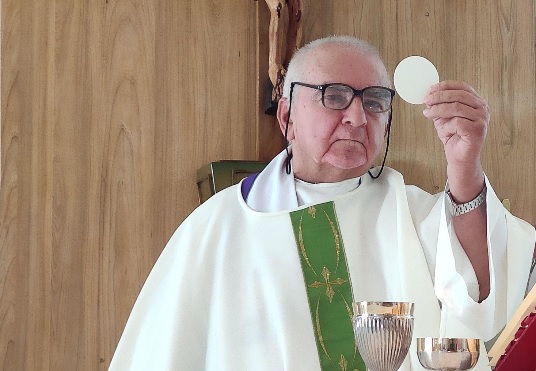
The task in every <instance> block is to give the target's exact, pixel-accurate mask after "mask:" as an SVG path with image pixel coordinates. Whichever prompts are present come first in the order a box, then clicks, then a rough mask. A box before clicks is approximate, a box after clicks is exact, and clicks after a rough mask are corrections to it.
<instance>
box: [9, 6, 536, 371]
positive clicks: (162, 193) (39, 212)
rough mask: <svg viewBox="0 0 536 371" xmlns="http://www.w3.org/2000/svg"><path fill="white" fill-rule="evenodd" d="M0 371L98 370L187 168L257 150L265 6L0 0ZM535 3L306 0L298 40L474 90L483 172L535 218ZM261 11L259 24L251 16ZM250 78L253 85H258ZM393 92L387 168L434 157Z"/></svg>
mask: <svg viewBox="0 0 536 371" xmlns="http://www.w3.org/2000/svg"><path fill="white" fill-rule="evenodd" d="M1 6H2V9H1V13H2V23H1V106H0V107H1V131H0V138H1V141H0V143H1V145H0V160H1V161H0V171H1V180H0V369H2V370H97V369H101V370H104V369H106V368H107V366H108V364H109V362H110V359H111V356H112V354H113V351H114V349H115V346H116V344H117V341H118V339H119V336H120V334H121V332H122V329H123V326H124V324H125V321H126V319H127V316H128V314H129V312H130V309H131V306H132V304H133V302H134V300H135V298H136V296H137V294H138V292H139V289H140V287H141V285H142V284H143V282H144V280H145V278H146V276H147V274H148V272H149V270H150V268H151V267H152V265H153V264H154V261H155V260H156V258H157V257H158V255H159V253H160V252H161V250H162V248H163V246H164V244H165V243H166V241H167V240H168V238H169V237H170V235H171V233H172V232H173V230H174V229H175V228H176V226H177V225H178V224H179V223H180V222H181V221H182V220H183V219H184V218H185V217H186V216H187V215H188V214H189V213H190V212H191V210H192V209H193V208H194V207H195V206H196V204H197V194H196V187H195V171H196V169H197V168H198V167H200V166H201V165H203V164H205V163H207V162H210V161H213V160H218V159H261V160H267V159H269V158H271V156H273V155H274V154H275V153H276V152H277V151H278V150H279V148H280V147H281V143H282V142H281V136H280V134H279V132H278V130H277V128H276V127H275V125H274V121H273V118H272V117H268V116H266V115H264V114H262V107H263V104H262V102H261V101H262V99H263V90H264V82H265V81H266V79H267V55H268V44H267V30H268V21H269V17H268V14H267V7H266V4H264V2H263V1H261V0H258V1H253V0H248V1H241V2H240V3H239V2H236V1H231V0H221V1H194V0H180V1H175V0H102V1H98V2H97V1H89V0H83V1H57V0H51V1H33V2H32V1H20V0H2V2H1ZM534 7H535V4H534V1H528V0H516V1H514V0H510V1H505V0H502V1H488V0H474V1H470V2H468V1H461V0H460V1H453V0H442V1H437V0H436V1H432V0H428V1H424V0H398V1H396V2H395V1H392V0H365V1H357V0H355V1H350V0H337V1H314V2H313V1H307V2H305V13H304V31H305V32H304V36H305V39H306V40H311V39H313V38H316V37H318V36H323V35H327V34H333V33H350V34H355V35H358V36H360V37H362V38H365V39H367V40H369V41H371V42H372V43H373V44H375V45H377V46H378V47H379V49H380V51H381V53H382V54H383V56H384V57H385V60H386V63H387V65H388V68H389V70H390V71H391V72H392V71H393V70H394V67H395V66H396V64H397V63H398V61H399V60H401V59H402V58H404V57H405V56H407V55H411V54H420V55H423V56H426V57H428V58H429V59H431V60H432V61H433V62H434V63H435V64H436V65H437V67H438V69H439V73H440V76H441V78H442V79H462V80H466V81H468V82H469V83H471V84H473V85H474V86H475V87H476V89H477V90H478V91H480V92H481V94H482V95H483V96H484V97H486V98H487V99H488V101H489V102H490V105H491V108H492V125H491V128H490V132H489V136H488V142H487V145H486V148H485V154H484V160H485V167H486V171H487V173H488V175H489V177H490V179H491V181H492V183H493V184H494V186H495V189H496V191H497V193H498V194H499V196H500V197H501V198H509V199H510V201H511V209H512V211H513V212H514V213H515V214H516V215H519V216H521V217H523V218H525V219H527V220H529V221H531V222H532V223H536V210H535V209H536V205H535V200H536V197H535V196H534V191H533V187H532V183H533V182H534V180H535V171H536V170H535V166H534V165H533V164H532V161H533V160H534V158H535V151H536V149H535V148H536V131H535V129H534V116H535V103H534V102H535V99H534V97H535V95H536V86H535V76H536V75H535V68H534V44H535V42H536V40H535V36H534V35H535V24H534V14H535V13H534ZM257 19H258V20H259V23H258V22H257ZM257 75H259V78H257V77H258V76H257ZM420 112H421V107H416V106H410V105H408V104H405V103H403V102H402V101H401V100H400V99H397V101H396V103H395V116H394V121H393V122H394V130H393V137H392V146H391V149H390V154H389V164H390V165H391V166H393V167H395V168H397V169H399V170H401V171H403V172H404V173H405V174H406V176H407V179H408V180H409V181H410V182H412V183H415V184H418V185H420V186H421V187H423V188H425V189H427V190H429V191H438V190H440V189H442V187H443V183H444V180H445V175H444V172H445V171H444V167H445V162H444V159H443V155H442V148H441V143H440V142H439V140H438V139H437V138H436V137H435V132H434V130H433V126H432V125H431V124H430V123H429V122H427V121H426V120H425V119H424V118H423V117H422V115H421V113H420Z"/></svg>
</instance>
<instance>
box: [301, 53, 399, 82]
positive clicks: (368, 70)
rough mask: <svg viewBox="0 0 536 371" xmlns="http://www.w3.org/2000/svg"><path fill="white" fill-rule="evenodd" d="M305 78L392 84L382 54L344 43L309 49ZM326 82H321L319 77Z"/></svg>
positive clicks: (316, 80)
mask: <svg viewBox="0 0 536 371" xmlns="http://www.w3.org/2000/svg"><path fill="white" fill-rule="evenodd" d="M306 60H307V62H306V66H305V69H304V74H305V76H304V77H305V78H307V79H308V80H310V81H313V80H315V81H314V82H315V83H327V82H342V83H346V84H349V85H352V86H354V87H356V88H362V87H364V86H372V85H381V86H388V87H390V86H391V81H390V79H389V75H388V73H387V69H386V68H385V65H384V64H383V62H382V60H381V59H380V58H379V56H377V55H375V54H371V53H367V52H363V51H358V50H355V48H351V47H349V46H344V45H340V44H326V45H321V46H319V47H317V48H315V49H313V50H311V51H310V52H309V55H308V56H307V58H306ZM319 79H320V80H322V81H318V80H319Z"/></svg>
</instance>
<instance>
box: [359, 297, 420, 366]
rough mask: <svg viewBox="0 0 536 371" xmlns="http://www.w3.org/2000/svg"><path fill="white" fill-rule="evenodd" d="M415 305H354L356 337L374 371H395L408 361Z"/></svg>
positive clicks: (364, 303) (378, 303)
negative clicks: (406, 359)
mask: <svg viewBox="0 0 536 371" xmlns="http://www.w3.org/2000/svg"><path fill="white" fill-rule="evenodd" d="M413 306H414V304H413V303H407V302H378V301H362V302H355V303H354V317H353V323H354V334H355V339H356V344H357V347H358V349H359V353H360V354H361V357H363V361H365V364H366V365H367V368H368V369H369V370H370V371H395V370H398V368H400V365H401V364H402V362H403V361H404V358H406V355H407V353H408V350H409V346H410V344H411V338H412V335H413Z"/></svg>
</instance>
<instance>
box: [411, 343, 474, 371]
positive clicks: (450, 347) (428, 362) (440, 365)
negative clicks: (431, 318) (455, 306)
mask: <svg viewBox="0 0 536 371" xmlns="http://www.w3.org/2000/svg"><path fill="white" fill-rule="evenodd" d="M479 355H480V340H479V339H464V338H433V337H426V338H417V357H418V358H419V362H420V363H421V365H422V366H423V367H424V368H425V369H427V370H443V371H454V370H470V369H472V368H473V367H475V365H476V362H477V361H478V357H479Z"/></svg>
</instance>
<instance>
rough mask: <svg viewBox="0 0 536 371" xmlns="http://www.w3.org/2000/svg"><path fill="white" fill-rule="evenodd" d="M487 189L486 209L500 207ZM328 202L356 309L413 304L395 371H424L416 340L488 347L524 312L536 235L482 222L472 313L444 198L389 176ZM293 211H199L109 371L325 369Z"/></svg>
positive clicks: (153, 279) (233, 200) (155, 279)
mask: <svg viewBox="0 0 536 371" xmlns="http://www.w3.org/2000/svg"><path fill="white" fill-rule="evenodd" d="M490 189H491V186H490V185H489V184H488V199H487V207H488V210H489V209H490V207H498V206H497V204H496V203H498V204H499V205H500V202H499V201H498V200H496V197H495V196H494V193H493V192H492V191H491V192H490V191H489V190H490ZM491 197H495V199H491ZM332 200H333V202H334V206H335V211H336V214H337V218H338V221H339V227H340V231H341V235H342V239H343V242H344V249H345V252H346V258H347V265H348V271H349V274H350V279H351V281H352V288H353V297H354V299H355V300H356V301H365V300H366V301H410V302H414V303H415V313H414V314H415V324H414V341H413V343H412V345H411V348H410V351H409V355H408V357H407V358H406V360H405V361H404V363H403V365H402V367H401V370H422V369H423V368H422V367H421V366H420V364H419V362H418V360H417V357H416V351H415V338H416V337H425V336H440V334H441V335H446V336H451V337H454V336H456V337H482V338H483V337H488V338H490V337H492V336H493V335H494V331H495V332H496V331H499V330H500V328H501V326H504V324H505V323H506V320H507V319H508V316H511V315H512V310H515V308H516V307H517V305H519V303H520V302H521V299H522V297H523V292H524V289H525V283H526V278H527V276H528V269H529V266H530V256H531V255H532V251H531V250H530V251H529V248H528V247H527V246H528V245H529V244H532V247H533V246H534V230H533V229H530V228H529V226H528V224H527V223H524V222H522V221H520V220H518V219H516V218H514V217H512V216H510V215H509V214H507V215H505V212H504V211H503V209H502V208H501V211H500V212H499V213H498V216H497V217H494V218H493V219H492V220H488V229H490V230H489V235H490V247H489V249H490V264H491V265H492V267H493V269H492V272H493V276H492V289H491V290H492V292H491V293H490V296H489V298H488V299H486V300H484V301H483V302H482V303H476V302H474V300H472V299H471V297H470V295H469V293H468V286H470V285H471V284H474V283H468V282H467V281H468V280H471V277H470V275H469V276H464V275H462V274H459V273H457V270H459V267H458V264H459V262H458V260H459V259H458V258H457V257H456V254H457V253H456V252H455V251H454V252H453V250H454V248H451V246H450V244H449V243H448V240H449V239H450V238H451V237H450V234H449V232H448V226H447V224H445V225H443V226H442V227H441V228H443V229H444V230H443V231H440V230H439V229H441V228H439V225H440V219H442V218H443V219H445V220H447V217H446V216H445V215H443V216H442V213H443V214H444V202H443V201H442V199H441V198H440V197H438V196H432V195H429V194H427V193H425V192H423V191H422V190H419V189H417V188H415V187H407V186H405V185H404V183H403V179H402V176H401V175H400V174H398V173H396V172H395V171H393V170H390V169H387V168H386V169H385V170H384V173H383V174H382V175H381V177H380V178H379V179H377V180H372V179H370V178H369V177H364V179H363V182H362V184H361V185H360V186H359V187H358V188H357V189H355V190H353V191H351V192H347V193H345V194H342V195H340V196H337V197H334V198H333V199H332ZM305 207H307V205H305V206H303V207H295V208H293V209H292V210H296V209H300V208H305ZM292 210H283V211H271V212H259V211H254V210H252V209H251V208H250V207H249V206H248V205H246V203H245V202H244V200H243V198H242V196H241V192H240V186H233V187H230V188H228V189H225V190H223V191H221V192H219V193H217V194H216V195H214V196H213V197H212V198H211V199H209V200H208V201H207V202H205V203H204V204H202V205H201V206H200V207H199V208H197V209H196V210H195V211H194V212H193V213H192V214H191V215H190V216H189V217H188V218H187V219H186V220H185V221H184V223H182V225H181V226H180V227H179V228H178V229H177V231H176V232H175V233H174V235H173V236H172V238H171V239H170V241H169V243H168V245H167V246H166V248H165V249H164V251H163V252H162V254H161V256H160V258H159V259H158V261H157V263H156V264H155V266H154V268H153V270H152V272H151V274H150V275H149V277H148V279H147V281H146V283H145V285H144V287H143V289H142V291H141V293H140V295H139V297H138V299H137V301H136V304H135V306H134V308H133V310H132V313H131V315H130V318H129V320H128V323H127V325H126V328H125V331H124V333H123V335H122V337H121V340H120V342H119V345H118V347H117V350H116V353H115V355H114V358H113V360H112V364H111V366H110V369H111V370H188V371H193V370H233V371H235V370H278V371H279V370H292V371H295V370H306V371H314V370H320V362H319V357H318V350H317V346H316V342H315V334H314V326H313V322H312V319H311V315H310V309H309V305H308V298H307V292H306V287H305V284H304V278H303V274H302V269H301V265H300V258H299V255H298V247H297V245H296V241H295V238H294V234H293V228H292V223H291V221H290V216H289V211H292ZM488 214H489V213H488ZM494 215H495V214H494ZM501 218H502V222H501V220H500V219H501ZM488 219H490V218H488ZM496 219H499V221H497V220H496ZM505 220H506V221H507V222H506V221H505ZM445 223H446V222H445ZM495 225H499V229H500V228H502V229H503V230H502V231H501V230H499V232H500V233H499V232H497V231H495V230H494V229H493V228H494V226H495ZM506 228H508V233H506ZM510 231H512V233H510ZM494 234H497V236H495V235H494ZM512 234H513V235H512ZM529 234H530V237H528V236H529ZM501 236H502V237H501ZM506 236H507V238H508V249H507V248H506V242H507V241H506ZM494 237H495V239H496V240H497V239H498V240H499V243H498V244H497V246H495V245H496V243H495V242H493V240H492V239H493V238H494ZM501 238H504V241H502V240H501ZM440 239H441V240H442V242H441V241H440V243H439V245H438V240H440ZM444 239H446V240H444ZM502 242H504V246H503V245H502ZM444 244H447V245H448V246H444ZM436 255H437V256H438V257H439V256H440V257H441V259H442V260H441V261H440V260H437V261H436ZM443 260H444V261H445V262H446V264H447V266H446V267H443V265H442V264H443ZM525 260H526V266H527V267H526V269H525V265H524V261H525ZM436 270H439V271H440V272H439V273H437V272H436ZM514 270H515V272H514ZM524 273H526V275H525V278H524V279H525V281H524V282H523V277H522V276H523V274H524ZM473 275H474V273H473ZM434 282H435V284H434ZM464 282H465V283H467V285H465V284H464ZM469 291H470V290H469ZM436 295H437V296H436ZM438 297H439V299H440V300H441V301H442V302H443V305H442V309H441V306H440V304H439V300H438ZM445 303H447V304H448V306H447V305H446V304H445ZM442 311H443V314H442ZM483 314H484V317H482V315H483ZM442 321H443V322H444V323H442ZM440 331H443V333H441V332H440ZM486 340H487V339H486ZM486 364H487V360H486V355H485V353H484V354H482V356H481V362H479V366H478V367H477V368H475V369H476V370H485V369H489V368H487V367H486V366H485V365H486Z"/></svg>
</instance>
